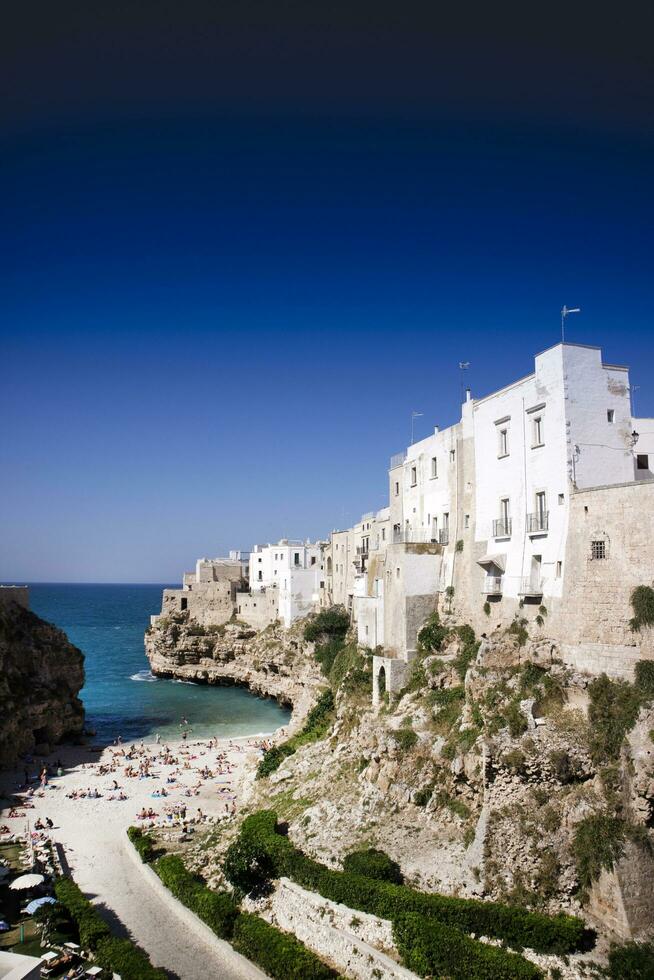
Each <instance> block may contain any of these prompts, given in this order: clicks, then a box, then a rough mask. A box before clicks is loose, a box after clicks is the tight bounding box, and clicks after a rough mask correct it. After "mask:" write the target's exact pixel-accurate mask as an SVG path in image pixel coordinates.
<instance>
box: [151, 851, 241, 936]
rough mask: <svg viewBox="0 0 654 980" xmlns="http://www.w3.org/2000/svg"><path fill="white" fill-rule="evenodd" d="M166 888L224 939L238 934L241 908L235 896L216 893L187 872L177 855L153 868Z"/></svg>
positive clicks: (164, 858)
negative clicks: (239, 908)
mask: <svg viewBox="0 0 654 980" xmlns="http://www.w3.org/2000/svg"><path fill="white" fill-rule="evenodd" d="M153 868H154V870H155V871H156V872H157V874H158V875H159V877H160V878H161V880H162V881H163V883H164V885H165V886H166V888H168V890H169V891H171V892H172V893H173V895H174V896H175V898H178V899H179V901H180V902H181V903H182V905H186V907H187V908H189V909H191V911H192V912H195V914H196V915H197V916H198V918H200V919H202V921H203V922H206V924H207V925H208V926H209V928H210V929H212V930H213V931H214V932H215V933H216V935H217V936H220V938H221V939H229V938H230V937H231V935H232V933H233V931H234V922H235V921H236V916H237V915H238V908H237V907H236V904H235V902H234V900H233V899H232V897H231V895H228V894H227V893H226V892H214V891H211V889H210V888H207V886H206V885H205V884H204V883H203V882H201V881H200V880H199V879H198V878H196V876H195V875H193V874H191V872H190V871H189V870H188V869H187V867H186V865H185V864H184V862H183V861H182V859H181V858H180V857H178V856H177V855H176V854H166V855H165V856H164V857H161V858H159V860H158V861H157V862H156V863H155V864H154V865H153Z"/></svg>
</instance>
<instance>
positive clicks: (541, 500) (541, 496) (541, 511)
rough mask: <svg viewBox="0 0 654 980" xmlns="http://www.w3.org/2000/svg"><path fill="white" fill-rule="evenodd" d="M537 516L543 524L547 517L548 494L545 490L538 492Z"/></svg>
mask: <svg viewBox="0 0 654 980" xmlns="http://www.w3.org/2000/svg"><path fill="white" fill-rule="evenodd" d="M536 516H537V517H538V520H539V521H540V522H541V524H542V523H543V522H544V521H545V519H546V518H547V496H546V494H545V491H544V490H540V491H539V492H538V493H537V494H536Z"/></svg>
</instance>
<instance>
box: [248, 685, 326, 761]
mask: <svg viewBox="0 0 654 980" xmlns="http://www.w3.org/2000/svg"><path fill="white" fill-rule="evenodd" d="M333 717H334V695H333V693H332V691H331V690H330V689H329V688H328V689H327V690H326V691H323V693H322V694H321V695H320V697H319V698H318V700H317V701H316V703H315V704H314V706H313V708H312V709H311V711H310V712H309V714H308V715H307V720H306V721H305V723H304V727H303V728H302V730H301V731H299V732H298V733H297V735H293V736H292V737H291V738H289V739H287V741H286V742H282V743H281V745H275V746H273V748H271V749H268V750H267V751H266V752H265V753H264V756H263V759H262V760H261V762H260V763H259V765H258V767H257V779H261V778H262V777H264V776H269V775H270V773H271V772H274V771H275V770H276V769H279V767H280V765H281V764H282V762H283V761H284V759H286V758H288V756H289V755H293V753H294V752H296V751H297V750H298V749H299V748H300V747H301V746H302V745H307V744H308V743H309V742H318V741H320V739H321V738H324V737H325V735H326V734H327V732H328V731H329V728H330V726H331V723H332V720H333Z"/></svg>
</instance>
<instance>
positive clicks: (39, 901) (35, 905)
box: [25, 895, 57, 915]
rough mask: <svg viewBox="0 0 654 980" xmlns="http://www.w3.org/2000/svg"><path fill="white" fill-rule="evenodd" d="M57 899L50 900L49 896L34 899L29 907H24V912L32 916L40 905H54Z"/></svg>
mask: <svg viewBox="0 0 654 980" xmlns="http://www.w3.org/2000/svg"><path fill="white" fill-rule="evenodd" d="M56 901H57V899H56V898H52V897H51V896H50V895H46V896H45V898H35V899H34V900H33V901H32V902H30V903H29V905H26V906H25V911H26V912H27V914H28V915H34V913H35V912H36V910H37V909H40V908H41V906H42V905H54V904H55V903H56Z"/></svg>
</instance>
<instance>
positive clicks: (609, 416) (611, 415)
mask: <svg viewBox="0 0 654 980" xmlns="http://www.w3.org/2000/svg"><path fill="white" fill-rule="evenodd" d="M606 421H607V422H611V424H613V422H615V409H614V408H607V410H606Z"/></svg>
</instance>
